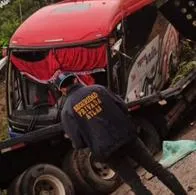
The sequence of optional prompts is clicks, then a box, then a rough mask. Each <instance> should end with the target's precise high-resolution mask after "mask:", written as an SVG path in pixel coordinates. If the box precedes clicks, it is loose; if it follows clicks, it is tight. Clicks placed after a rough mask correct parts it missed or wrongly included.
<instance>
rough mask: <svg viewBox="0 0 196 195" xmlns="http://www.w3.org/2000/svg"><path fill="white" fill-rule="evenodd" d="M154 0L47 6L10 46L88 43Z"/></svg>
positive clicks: (82, 1)
mask: <svg viewBox="0 0 196 195" xmlns="http://www.w3.org/2000/svg"><path fill="white" fill-rule="evenodd" d="M152 2H153V0H72V1H71V0H68V1H63V2H61V3H57V4H53V5H50V6H46V7H44V8H42V9H40V10H38V11H37V12H35V13H34V14H33V15H32V16H30V17H29V18H28V19H27V20H26V21H25V22H24V23H23V24H22V25H21V26H20V27H19V28H18V29H17V30H16V32H15V33H14V35H13V36H12V38H11V41H10V47H24V48H31V47H54V46H57V45H71V44H84V43H88V42H92V41H95V40H99V39H102V38H104V37H107V36H108V35H109V34H110V33H111V31H112V29H113V28H114V27H115V26H116V25H117V24H118V23H119V22H120V21H121V19H122V18H123V17H125V16H126V15H129V14H131V13H134V12H135V11H137V10H138V9H140V8H142V7H144V6H146V5H148V4H150V3H152Z"/></svg>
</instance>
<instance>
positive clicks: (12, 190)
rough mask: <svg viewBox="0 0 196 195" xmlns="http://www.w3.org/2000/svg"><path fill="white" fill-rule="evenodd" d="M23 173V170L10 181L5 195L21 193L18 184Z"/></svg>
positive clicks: (19, 194) (18, 194)
mask: <svg viewBox="0 0 196 195" xmlns="http://www.w3.org/2000/svg"><path fill="white" fill-rule="evenodd" d="M24 174H25V171H24V172H23V173H22V174H20V175H19V176H18V177H17V178H16V179H14V181H13V182H12V183H11V185H10V186H9V188H8V190H7V195H13V194H14V195H21V192H20V184H21V181H22V178H23V176H24Z"/></svg>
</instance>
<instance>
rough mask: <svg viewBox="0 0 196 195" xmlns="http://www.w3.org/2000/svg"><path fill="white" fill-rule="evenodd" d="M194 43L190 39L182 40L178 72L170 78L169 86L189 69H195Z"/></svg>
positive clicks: (195, 47) (173, 84)
mask: <svg viewBox="0 0 196 195" xmlns="http://www.w3.org/2000/svg"><path fill="white" fill-rule="evenodd" d="M195 49H196V45H195V43H194V42H192V41H190V40H182V47H181V55H180V58H181V59H180V61H181V63H180V65H179V69H178V72H177V73H176V75H175V76H174V78H173V79H172V83H171V86H172V87H173V86H175V85H176V83H177V82H178V81H179V80H181V79H183V78H184V77H186V76H187V75H188V74H189V73H190V72H191V71H193V70H194V69H196V50H195Z"/></svg>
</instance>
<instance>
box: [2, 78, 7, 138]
mask: <svg viewBox="0 0 196 195" xmlns="http://www.w3.org/2000/svg"><path fill="white" fill-rule="evenodd" d="M6 130H7V117H6V107H5V83H4V82H3V81H1V83H0V140H4V139H6V138H7V133H6Z"/></svg>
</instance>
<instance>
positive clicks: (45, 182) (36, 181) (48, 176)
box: [21, 164, 75, 195]
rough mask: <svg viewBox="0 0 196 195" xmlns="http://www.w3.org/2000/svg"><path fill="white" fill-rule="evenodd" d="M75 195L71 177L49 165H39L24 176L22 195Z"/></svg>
mask: <svg viewBox="0 0 196 195" xmlns="http://www.w3.org/2000/svg"><path fill="white" fill-rule="evenodd" d="M51 192H52V194H54V195H74V194H75V192H74V188H73V185H72V182H71V180H70V179H69V177H68V176H67V175H66V174H65V173H64V172H63V171H61V170H60V169H59V168H57V167H55V166H53V165H49V164H38V165H36V166H33V167H31V168H30V169H28V170H27V171H26V173H25V174H24V176H23V178H22V181H21V195H27V194H28V195H39V194H41V193H47V194H49V193H51Z"/></svg>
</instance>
